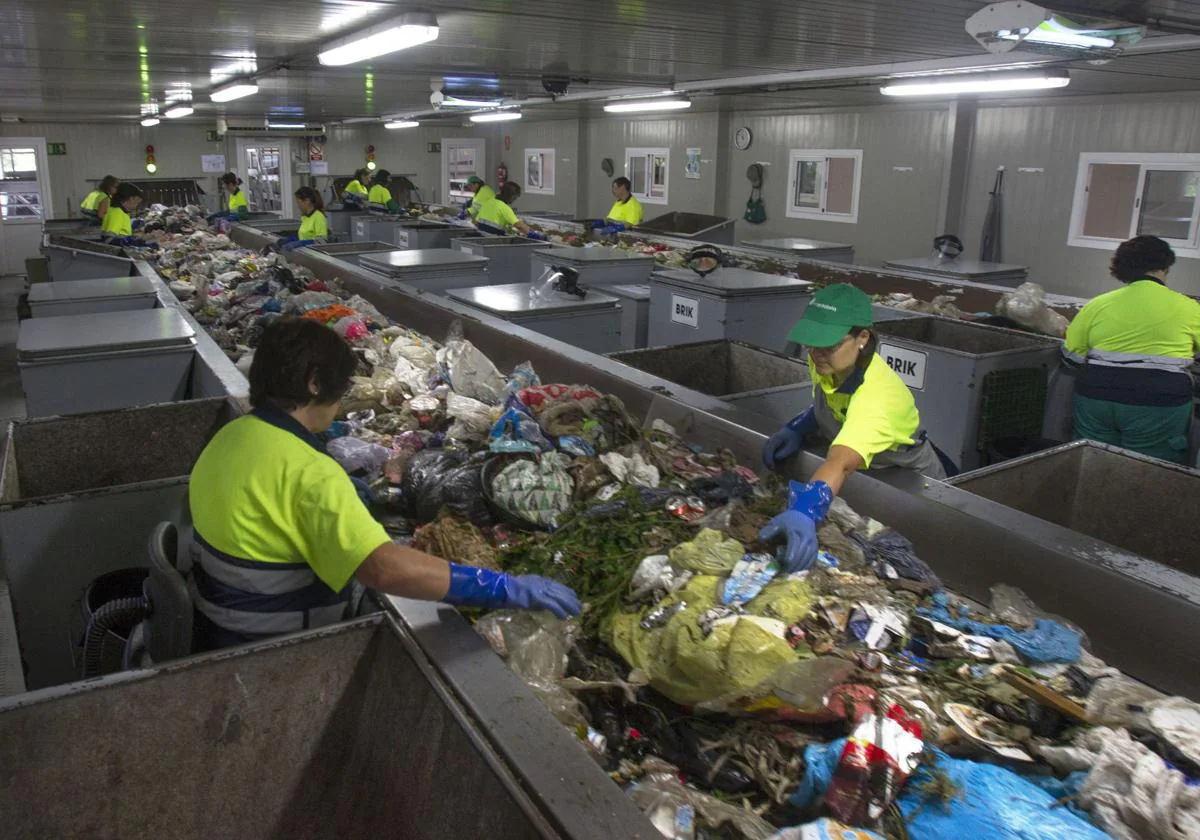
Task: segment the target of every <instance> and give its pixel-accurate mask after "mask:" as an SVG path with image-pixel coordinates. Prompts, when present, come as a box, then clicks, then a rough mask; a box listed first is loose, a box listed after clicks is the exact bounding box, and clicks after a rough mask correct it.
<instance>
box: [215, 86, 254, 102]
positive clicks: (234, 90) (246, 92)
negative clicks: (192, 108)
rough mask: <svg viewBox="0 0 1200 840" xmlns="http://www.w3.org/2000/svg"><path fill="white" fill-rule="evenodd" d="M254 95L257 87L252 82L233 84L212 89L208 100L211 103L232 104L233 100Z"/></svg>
mask: <svg viewBox="0 0 1200 840" xmlns="http://www.w3.org/2000/svg"><path fill="white" fill-rule="evenodd" d="M256 93H258V85H257V84H255V83H254V82H233V83H232V84H228V85H225V86H224V87H219V88H216V89H214V90H213V91H212V93H210V94H209V95H208V98H209V99H211V100H212V101H213V102H232V101H233V100H234V99H241V98H242V97H243V96H253V95H254V94H256Z"/></svg>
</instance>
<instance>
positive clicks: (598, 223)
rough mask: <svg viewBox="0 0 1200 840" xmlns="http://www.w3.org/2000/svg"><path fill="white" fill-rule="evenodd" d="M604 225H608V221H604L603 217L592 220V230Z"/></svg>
mask: <svg viewBox="0 0 1200 840" xmlns="http://www.w3.org/2000/svg"><path fill="white" fill-rule="evenodd" d="M605 227H608V222H606V221H604V219H596V220H595V221H594V222H592V230H600V229H601V228H605Z"/></svg>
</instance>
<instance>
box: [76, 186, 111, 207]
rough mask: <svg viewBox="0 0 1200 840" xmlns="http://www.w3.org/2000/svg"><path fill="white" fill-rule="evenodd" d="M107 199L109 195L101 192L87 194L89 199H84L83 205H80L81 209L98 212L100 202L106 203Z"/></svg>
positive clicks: (94, 191)
mask: <svg viewBox="0 0 1200 840" xmlns="http://www.w3.org/2000/svg"><path fill="white" fill-rule="evenodd" d="M107 199H108V193H106V192H101V191H100V190H92V191H91V192H90V193H88V194H87V197H86V198H84V199H83V203H82V204H80V205H79V209H80V210H93V211H94V210H97V209H98V208H99V207H100V202H101V201H106V200H107Z"/></svg>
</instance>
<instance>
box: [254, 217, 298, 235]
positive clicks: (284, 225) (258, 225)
mask: <svg viewBox="0 0 1200 840" xmlns="http://www.w3.org/2000/svg"><path fill="white" fill-rule="evenodd" d="M242 224H245V225H249V226H250V227H252V228H254V229H255V230H257V231H261V232H262V233H267V234H270V235H272V236H291V235H292V234H294V233H299V232H300V220H299V219H281V218H279V217H278V216H275V217H273V218H270V219H263V220H262V221H255V220H252V221H249V222H242Z"/></svg>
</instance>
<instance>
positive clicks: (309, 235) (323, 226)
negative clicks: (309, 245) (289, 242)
mask: <svg viewBox="0 0 1200 840" xmlns="http://www.w3.org/2000/svg"><path fill="white" fill-rule="evenodd" d="M327 236H329V223H328V222H327V221H326V220H325V214H324V213H322V212H321V211H320V210H314V211H312V213H310V214H309V215H307V216H301V217H300V231H299V233H297V234H296V238H297V239H324V238H325V237H327Z"/></svg>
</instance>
